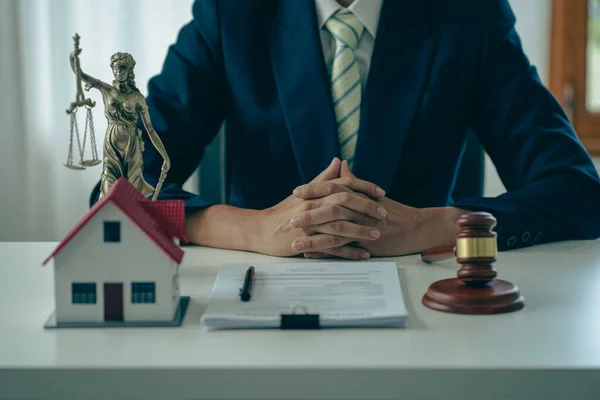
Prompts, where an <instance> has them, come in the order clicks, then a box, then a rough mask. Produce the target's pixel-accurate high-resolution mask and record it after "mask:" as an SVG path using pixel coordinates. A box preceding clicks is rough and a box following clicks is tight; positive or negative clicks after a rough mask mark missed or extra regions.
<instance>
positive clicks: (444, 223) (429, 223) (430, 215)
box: [416, 207, 465, 251]
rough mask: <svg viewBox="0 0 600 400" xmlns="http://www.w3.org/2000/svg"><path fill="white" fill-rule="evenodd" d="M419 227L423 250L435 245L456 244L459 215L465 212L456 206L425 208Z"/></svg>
mask: <svg viewBox="0 0 600 400" xmlns="http://www.w3.org/2000/svg"><path fill="white" fill-rule="evenodd" d="M421 211H422V217H421V218H420V221H419V227H418V228H417V229H416V231H417V232H418V233H419V234H418V237H419V243H420V246H419V247H420V248H421V251H422V250H426V249H431V248H435V247H446V246H454V245H455V243H456V235H457V234H458V232H459V228H458V227H457V226H456V220H457V219H458V217H459V216H460V215H462V214H464V213H465V211H464V210H461V209H458V208H456V207H435V208H427V209H423V210H421Z"/></svg>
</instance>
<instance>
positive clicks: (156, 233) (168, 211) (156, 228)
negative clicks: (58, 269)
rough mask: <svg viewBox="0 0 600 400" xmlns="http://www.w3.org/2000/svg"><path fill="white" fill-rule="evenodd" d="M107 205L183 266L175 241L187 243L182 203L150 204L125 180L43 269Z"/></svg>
mask: <svg viewBox="0 0 600 400" xmlns="http://www.w3.org/2000/svg"><path fill="white" fill-rule="evenodd" d="M108 203H113V204H114V205H116V206H117V207H119V208H120V209H121V210H122V211H123V212H124V213H125V214H126V215H127V216H128V217H129V218H130V219H131V220H132V221H133V222H134V223H135V224H136V225H137V226H139V227H140V229H141V230H142V231H144V232H145V233H146V234H147V235H148V236H149V237H150V239H152V240H153V241H154V243H156V245H157V246H158V247H160V248H161V249H162V250H163V251H164V252H165V253H166V254H167V255H168V256H169V257H170V258H171V259H172V260H173V261H175V262H176V263H178V264H179V263H181V260H182V259H183V254H184V253H183V250H181V248H180V247H179V246H178V245H177V244H176V243H175V242H174V241H173V238H175V237H177V238H179V239H181V241H182V242H183V243H185V242H187V240H186V238H185V235H184V227H185V207H184V203H183V200H157V201H150V200H147V199H146V198H145V197H144V196H143V195H142V194H141V193H140V192H139V191H138V190H137V189H136V188H135V187H134V186H133V185H132V184H131V183H129V181H128V180H127V179H125V178H120V179H119V180H117V181H116V182H115V183H114V184H113V186H112V187H111V189H110V191H109V192H108V193H107V194H106V196H104V197H102V198H101V199H100V200H99V201H98V202H97V203H96V204H95V205H94V206H93V207H92V208H91V209H90V211H89V212H88V213H87V214H86V215H85V217H84V218H83V219H82V220H81V221H79V223H78V224H77V225H76V226H75V227H74V228H73V229H72V230H71V232H69V234H68V235H67V236H66V237H65V238H64V239H63V240H62V241H61V242H60V243H59V245H58V247H57V248H56V249H55V250H54V252H53V253H52V254H50V256H48V258H47V259H46V260H44V263H43V265H45V264H46V263H47V262H48V261H50V259H51V258H52V257H54V256H56V255H57V254H58V252H60V251H61V250H62V248H63V247H64V246H65V245H66V244H67V243H69V241H70V240H71V239H72V238H73V237H74V236H75V235H76V234H77V232H79V231H80V230H81V228H83V227H84V226H85V225H86V224H87V223H88V222H89V221H91V220H92V218H93V217H94V215H96V213H98V211H100V210H101V209H102V207H104V206H105V205H106V204H108Z"/></svg>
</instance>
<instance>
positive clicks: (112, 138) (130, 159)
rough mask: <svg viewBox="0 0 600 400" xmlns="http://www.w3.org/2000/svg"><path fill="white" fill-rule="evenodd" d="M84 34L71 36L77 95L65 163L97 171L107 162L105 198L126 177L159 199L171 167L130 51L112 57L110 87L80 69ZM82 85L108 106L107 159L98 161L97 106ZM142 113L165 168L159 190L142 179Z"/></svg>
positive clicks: (71, 111) (103, 184) (103, 177)
mask: <svg viewBox="0 0 600 400" xmlns="http://www.w3.org/2000/svg"><path fill="white" fill-rule="evenodd" d="M79 40H80V36H79V35H78V34H75V36H73V42H74V49H73V52H72V53H71V55H70V63H71V68H72V70H73V72H74V73H75V78H76V88H77V93H76V97H75V101H74V102H72V103H71V105H70V107H69V108H68V109H67V114H68V115H69V116H70V126H71V131H70V138H69V151H68V155H67V161H66V163H65V164H64V165H65V166H66V167H67V168H70V169H73V170H78V171H81V170H85V169H86V168H87V167H93V166H96V165H99V164H101V163H103V164H104V165H103V169H102V175H101V183H100V197H102V196H104V195H106V194H107V193H108V191H109V190H110V187H111V186H112V184H114V183H115V182H116V181H117V180H118V179H119V178H121V177H124V178H126V179H127V180H128V181H129V182H130V183H131V184H132V185H133V186H134V187H135V188H136V189H137V190H139V191H140V192H141V193H142V195H144V197H146V198H148V197H150V196H152V200H156V198H157V196H158V194H159V193H160V189H161V188H162V185H163V184H164V181H165V179H166V177H167V172H168V170H169V168H170V160H169V157H168V155H167V152H166V150H165V148H164V146H163V143H162V141H161V140H160V137H159V136H158V134H157V133H156V131H155V130H154V128H153V127H152V122H151V120H150V115H149V112H148V106H147V104H146V99H145V97H144V96H143V95H142V94H141V93H140V91H139V89H138V88H137V87H136V85H135V74H134V67H135V60H134V59H133V57H132V56H131V55H130V54H128V53H115V54H113V56H112V57H111V59H110V66H111V68H112V71H113V75H114V80H113V82H112V84H108V83H105V82H102V81H101V80H98V79H96V78H93V77H91V76H89V75H87V74H85V73H84V72H83V71H82V70H81V65H80V61H79V54H81V49H80V47H79ZM82 83H85V84H86V86H85V90H86V91H89V89H91V88H94V89H97V90H98V91H100V93H101V94H102V99H103V102H104V107H105V112H104V115H105V117H106V120H107V122H108V127H107V130H106V136H105V140H104V157H103V160H100V159H99V157H98V148H97V144H96V134H95V131H94V120H93V116H92V108H94V106H95V105H96V103H95V102H94V101H92V100H91V99H90V98H87V99H86V98H85V96H84V94H83V89H82ZM80 108H85V109H86V117H85V127H84V132H83V140H82V139H81V137H80V134H79V127H78V124H77V115H76V114H77V110H78V109H80ZM138 114H139V115H140V116H141V118H142V122H143V124H144V128H145V129H146V132H147V134H148V136H149V138H150V140H151V142H152V144H153V145H154V147H155V148H156V150H157V151H158V152H159V153H160V154H161V155H162V157H163V165H162V168H161V173H160V177H159V180H158V183H157V185H156V188H154V187H152V185H150V184H149V183H148V182H146V180H145V179H144V176H143V169H144V164H143V160H142V152H143V151H144V142H143V139H142V132H141V130H139V129H138V128H137V123H138ZM75 141H76V143H77V155H76V156H78V157H79V160H78V163H75V161H74V146H75ZM88 142H89V145H90V148H91V149H90V153H91V157H90V158H87V159H86V146H87V144H88Z"/></svg>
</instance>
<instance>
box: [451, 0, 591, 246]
mask: <svg viewBox="0 0 600 400" xmlns="http://www.w3.org/2000/svg"><path fill="white" fill-rule="evenodd" d="M488 4H494V5H493V6H490V9H489V10H487V11H488V16H489V18H488V23H486V27H485V31H486V33H485V43H484V46H483V53H482V57H481V65H480V71H479V78H478V82H477V89H476V92H475V93H476V94H475V98H474V99H473V100H474V101H473V104H474V108H473V129H474V130H475V132H476V133H477V134H478V136H479V138H480V140H481V143H482V145H483V147H484V148H485V150H486V152H487V153H488V154H489V156H490V158H491V160H492V161H493V163H494V165H495V167H496V169H497V171H498V174H499V176H500V178H501V180H502V182H503V183H504V185H505V187H506V189H507V192H506V193H505V194H503V195H501V196H499V197H496V198H467V199H462V200H460V201H459V202H457V203H455V205H456V206H458V207H462V208H465V209H471V210H480V211H488V212H491V213H492V214H493V215H494V216H495V217H496V218H497V220H498V226H497V227H496V232H497V233H498V248H499V250H501V251H502V250H510V249H516V248H520V247H527V246H530V245H533V244H539V243H549V242H555V241H563V240H587V239H596V238H598V237H600V209H599V207H600V180H599V178H598V173H597V171H596V169H595V167H594V165H593V163H592V160H591V158H590V156H589V154H588V153H587V151H586V150H585V149H584V147H583V146H582V144H581V142H580V141H579V139H578V137H577V135H576V133H575V131H574V129H573V127H572V126H571V124H570V123H569V121H568V119H567V117H566V115H565V113H564V112H563V109H562V108H561V106H560V104H559V103H558V102H557V101H556V99H555V98H554V96H553V95H552V94H551V92H549V90H548V89H547V88H546V87H545V86H544V85H543V84H542V82H541V81H540V78H539V76H538V74H537V72H536V69H535V67H534V66H532V65H530V63H529V61H528V59H527V57H526V55H525V54H524V52H523V49H522V46H521V42H520V38H519V36H518V34H517V32H516V31H515V28H514V22H515V19H514V15H513V13H512V10H511V9H510V6H509V5H508V3H507V1H506V0H494V1H493V2H492V1H490V2H488Z"/></svg>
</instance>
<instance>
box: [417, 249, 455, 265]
mask: <svg viewBox="0 0 600 400" xmlns="http://www.w3.org/2000/svg"><path fill="white" fill-rule="evenodd" d="M454 249H455V248H454V246H451V247H436V248H433V249H428V250H425V251H424V252H422V253H421V260H423V261H424V262H426V263H433V262H437V261H443V260H448V259H450V258H452V257H454V255H455V253H454V252H455V250H454Z"/></svg>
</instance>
